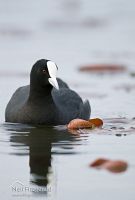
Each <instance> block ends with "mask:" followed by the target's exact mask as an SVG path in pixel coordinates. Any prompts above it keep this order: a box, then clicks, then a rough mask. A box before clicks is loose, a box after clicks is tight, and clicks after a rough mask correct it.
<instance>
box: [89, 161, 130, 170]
mask: <svg viewBox="0 0 135 200" xmlns="http://www.w3.org/2000/svg"><path fill="white" fill-rule="evenodd" d="M90 167H95V168H98V169H106V170H108V171H110V172H113V173H120V172H124V171H126V169H127V168H128V164H127V162H125V161H122V160H114V161H113V160H109V159H104V158H99V159H97V160H95V161H94V162H92V163H91V164H90Z"/></svg>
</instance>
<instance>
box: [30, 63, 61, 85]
mask: <svg viewBox="0 0 135 200" xmlns="http://www.w3.org/2000/svg"><path fill="white" fill-rule="evenodd" d="M57 71H58V67H57V65H56V64H55V63H54V62H52V61H50V60H46V59H41V60H38V61H37V62H36V63H35V64H34V65H33V67H32V70H31V74H30V79H31V82H32V83H34V84H38V85H39V86H41V87H45V86H47V85H50V84H51V85H52V86H53V87H55V88H56V89H59V85H58V82H57V79H56V74H57Z"/></svg>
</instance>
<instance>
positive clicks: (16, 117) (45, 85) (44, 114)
mask: <svg viewBox="0 0 135 200" xmlns="http://www.w3.org/2000/svg"><path fill="white" fill-rule="evenodd" d="M57 70H58V67H57V65H56V64H55V63H53V62H51V61H50V60H45V59H42V60H39V61H37V62H36V63H35V64H34V65H33V67H32V70H31V74H30V85H28V86H24V87H20V88H18V89H17V90H16V92H15V93H14V94H13V96H12V98H11V100H10V101H9V103H8V105H7V108H6V111H5V120H6V121H7V122H17V123H18V122H19V123H27V124H28V123H29V124H45V125H60V124H67V123H69V121H71V120H72V119H74V118H82V119H86V120H87V119H89V117H90V111H91V109H90V104H89V101H88V100H86V101H85V102H83V101H82V99H81V97H80V96H79V95H78V94H77V93H76V92H74V91H73V90H71V89H70V88H69V87H68V85H67V84H66V83H65V82H63V81H62V80H61V79H59V78H56V73H57Z"/></svg>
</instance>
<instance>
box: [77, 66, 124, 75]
mask: <svg viewBox="0 0 135 200" xmlns="http://www.w3.org/2000/svg"><path fill="white" fill-rule="evenodd" d="M79 70H80V71H82V72H93V73H118V72H124V71H126V67H125V66H124V65H119V64H89V65H86V66H85V65H84V66H82V67H80V68H79Z"/></svg>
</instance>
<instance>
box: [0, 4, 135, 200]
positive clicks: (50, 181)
mask: <svg viewBox="0 0 135 200" xmlns="http://www.w3.org/2000/svg"><path fill="white" fill-rule="evenodd" d="M134 44H135V3H134V1H133V0H130V1H125V0H103V1H102V2H99V1H88V0H80V1H78V0H68V1H66V0H59V1H57V2H53V1H49V0H46V1H43V0H40V1H32V0H30V1H26V0H24V1H22V2H20V1H17V0H13V1H8V0H5V1H2V0H1V1H0V160H1V164H0V181H1V184H0V197H1V199H6V200H7V199H9V200H10V199H19V198H22V199H27V198H28V199H34V197H36V198H39V199H53V200H54V199H58V200H63V199H64V200H66V199H75V198H76V199H80V200H81V199H86V200H87V199H90V198H91V199H93V200H99V199H105V200H108V199H109V200H110V199H123V200H127V199H128V200H133V199H134V198H135V157H134V154H135V119H134V117H135V111H134V107H135V78H134V77H133V76H131V73H133V72H135V69H134V65H135V45H134ZM39 58H49V59H51V60H53V61H55V62H56V63H57V65H58V67H59V72H58V76H59V77H61V78H62V79H63V80H65V81H66V82H67V83H68V84H69V86H70V87H71V88H72V89H74V90H76V91H77V92H78V93H79V94H80V96H81V97H82V98H83V99H86V98H87V99H89V100H90V103H91V107H92V115H91V117H92V118H94V117H100V118H101V119H103V121H104V126H103V128H102V129H95V130H90V131H88V130H83V131H82V132H81V133H80V134H78V135H73V134H72V133H70V132H69V131H67V129H66V127H65V126H64V127H63V126H58V127H31V126H28V125H22V124H9V123H5V122H4V110H5V107H6V104H7V102H8V100H9V99H10V97H11V95H12V94H13V92H14V91H15V89H16V88H17V87H19V86H22V85H26V84H28V83H29V72H30V69H31V66H32V64H33V63H34V62H35V61H36V60H37V59H39ZM89 63H117V64H123V65H125V66H126V67H127V71H126V72H124V73H117V74H93V73H81V72H79V70H78V68H79V66H83V65H85V64H89ZM99 157H105V158H109V159H122V160H125V161H127V162H128V164H129V167H128V170H127V171H126V172H124V173H121V174H113V173H109V172H107V171H105V170H101V171H100V170H96V169H92V168H90V167H89V164H90V163H91V162H92V161H93V160H95V159H97V158H99Z"/></svg>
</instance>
